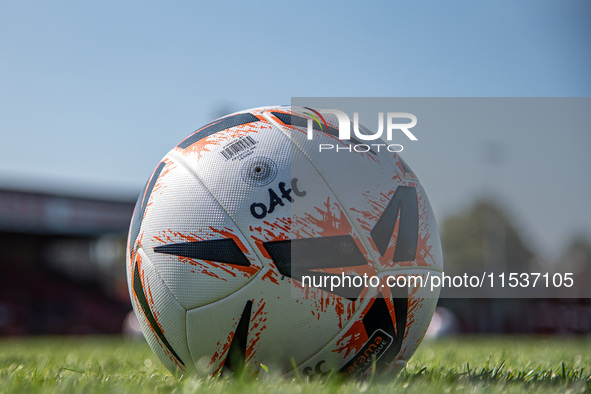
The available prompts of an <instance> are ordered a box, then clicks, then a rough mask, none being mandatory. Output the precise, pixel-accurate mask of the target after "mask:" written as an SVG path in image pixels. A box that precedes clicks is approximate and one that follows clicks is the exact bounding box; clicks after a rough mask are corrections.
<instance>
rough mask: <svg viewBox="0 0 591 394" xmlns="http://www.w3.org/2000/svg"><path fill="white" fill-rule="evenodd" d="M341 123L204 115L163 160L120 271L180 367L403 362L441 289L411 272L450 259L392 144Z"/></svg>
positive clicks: (278, 109)
mask: <svg viewBox="0 0 591 394" xmlns="http://www.w3.org/2000/svg"><path fill="white" fill-rule="evenodd" d="M337 137H338V122H336V119H332V118H330V117H322V115H320V114H319V113H318V112H317V111H315V110H313V109H307V108H295V107H289V106H274V107H263V108H256V109H250V110H246V111H242V112H238V113H234V114H231V115H228V116H225V117H222V118H220V119H217V120H215V121H213V122H211V123H209V124H207V125H205V126H204V127H202V128H200V129H199V130H197V131H195V132H194V133H192V134H191V135H189V136H188V137H187V138H186V139H184V140H183V141H181V142H180V143H179V144H178V145H177V146H175V147H173V148H172V149H171V150H170V151H169V152H168V153H167V154H166V155H165V157H164V158H163V159H162V160H161V161H160V163H159V164H158V165H157V166H156V169H155V170H154V171H153V172H152V174H151V176H150V177H149V179H148V181H147V184H146V186H145V188H144V190H143V191H142V193H141V194H140V196H139V198H138V201H137V204H136V206H135V210H134V214H133V218H132V222H131V226H130V230H129V237H128V244H127V254H126V257H127V278H128V285H129V292H130V296H131V300H132V304H133V309H134V311H135V314H136V316H137V318H138V320H139V322H140V325H141V328H142V331H143V333H144V336H145V338H146V340H147V342H148V343H149V345H150V347H151V348H152V350H153V351H154V352H155V354H156V355H157V356H158V358H159V359H160V360H161V361H162V362H163V363H164V364H165V365H166V366H167V367H168V368H169V369H170V370H171V371H172V372H173V373H193V374H198V375H217V374H220V373H226V372H227V373H233V374H247V375H248V376H256V375H257V374H260V373H261V372H262V371H263V370H268V371H275V372H277V373H279V374H282V375H284V376H290V375H294V374H300V375H302V376H309V377H313V376H322V375H325V374H328V373H331V372H335V373H340V374H343V375H345V376H350V377H355V378H362V377H364V376H367V375H369V374H371V373H382V374H383V373H395V372H396V371H398V370H400V369H401V368H403V367H404V366H405V365H406V362H407V361H408V360H409V359H410V357H411V356H412V354H413V353H414V351H415V350H416V348H417V346H418V345H419V343H420V342H421V340H422V338H423V336H424V334H425V332H426V330H427V328H428V325H429V322H430V320H431V317H432V316H433V312H434V309H435V306H436V304H437V298H438V292H437V291H435V292H433V291H431V289H429V288H428V286H407V281H406V280H405V279H407V278H410V277H414V278H421V279H427V278H428V276H429V275H440V274H441V272H442V270H443V258H442V253H441V245H440V237H439V233H438V230H437V225H436V222H435V217H434V214H433V212H432V210H431V206H430V204H429V201H428V199H427V196H426V194H425V191H424V190H423V188H422V186H421V184H420V182H419V180H418V178H417V177H416V176H415V174H414V173H413V172H412V170H411V169H410V168H409V166H408V165H407V164H406V163H405V162H404V161H403V160H402V159H401V157H400V155H399V154H398V153H395V152H391V151H389V150H388V149H386V148H385V147H384V146H385V145H383V146H382V145H380V144H371V145H364V144H359V142H360V141H357V140H355V139H354V138H351V140H339V139H338V138H337ZM322 144H324V145H323V146H325V147H326V146H329V144H330V145H331V146H333V147H334V149H319V146H321V145H322ZM360 146H362V148H359V147H360ZM366 147H367V148H366ZM400 279H403V280H400ZM408 282H409V281H408Z"/></svg>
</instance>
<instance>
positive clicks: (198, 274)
mask: <svg viewBox="0 0 591 394" xmlns="http://www.w3.org/2000/svg"><path fill="white" fill-rule="evenodd" d="M165 163H166V165H165V167H164V168H163V170H162V171H161V173H160V176H159V177H158V180H157V181H156V182H155V184H154V188H153V190H152V193H151V196H150V198H149V201H148V204H147V205H148V206H147V208H146V210H145V215H144V219H143V222H142V225H141V231H140V236H139V241H138V243H139V244H141V246H142V248H143V249H144V252H145V253H146V255H147V256H148V257H149V259H150V261H151V262H152V264H153V265H154V267H155V268H156V270H157V271H158V273H159V274H160V277H161V278H162V280H163V281H164V282H165V283H166V285H167V286H168V288H169V289H170V291H171V292H172V293H173V294H174V296H175V297H176V299H177V300H178V301H179V303H180V304H181V305H182V306H183V307H184V308H186V309H190V308H195V307H197V306H200V305H206V304H209V303H211V302H214V301H216V300H218V299H220V298H223V297H225V296H227V295H228V294H231V293H233V292H235V291H236V290H238V289H239V288H241V287H243V286H244V285H245V284H246V283H248V282H249V281H250V280H251V279H252V278H253V277H254V275H256V273H257V272H258V271H259V270H260V269H261V266H262V265H261V263H260V261H259V259H258V258H257V257H256V254H255V253H254V251H253V250H252V248H251V247H250V246H249V245H248V242H247V241H246V240H245V238H244V236H243V235H242V234H241V232H240V231H239V230H238V228H237V227H236V225H235V224H234V223H233V221H232V220H231V219H230V217H229V216H228V215H227V214H226V212H225V211H224V209H223V208H222V207H221V206H220V205H219V204H218V202H217V201H216V199H215V198H214V197H213V196H212V195H211V193H210V192H209V191H208V190H207V189H206V188H205V186H204V185H203V184H202V183H201V182H200V181H199V179H198V178H196V177H195V175H194V174H192V173H191V172H190V171H188V170H187V168H185V167H184V164H183V163H177V162H175V161H174V160H173V159H171V158H166V159H165Z"/></svg>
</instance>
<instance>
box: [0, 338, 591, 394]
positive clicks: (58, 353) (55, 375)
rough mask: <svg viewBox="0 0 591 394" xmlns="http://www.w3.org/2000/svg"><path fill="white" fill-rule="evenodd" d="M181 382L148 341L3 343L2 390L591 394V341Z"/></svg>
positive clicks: (478, 346)
mask: <svg viewBox="0 0 591 394" xmlns="http://www.w3.org/2000/svg"><path fill="white" fill-rule="evenodd" d="M269 372H270V373H269V374H267V373H266V372H261V375H260V377H259V378H258V379H257V380H255V381H250V382H247V381H237V380H234V381H232V380H228V379H222V380H218V381H215V380H214V379H196V378H182V379H177V378H175V377H173V376H172V375H171V374H169V373H168V372H167V370H166V369H165V368H164V367H163V366H162V365H161V364H160V362H159V361H158V360H157V359H156V357H155V356H154V355H153V354H152V352H151V350H150V349H149V348H148V346H147V345H146V344H145V343H143V342H130V341H128V340H125V339H120V338H22V339H21V338H19V339H11V338H4V339H0V392H1V393H11V392H27V393H29V392H43V393H47V392H59V393H64V392H164V393H169V392H174V393H184V392H194V391H205V392H211V393H237V392H261V393H262V392H273V393H275V392H283V393H295V392H298V393H300V392H301V393H318V392H324V393H335V394H336V393H339V394H340V393H359V392H368V393H382V392H398V391H405V392H417V393H424V392H474V391H477V392H498V391H500V390H503V391H507V392H526V391H527V392H530V391H538V392H557V391H558V392H566V391H568V392H573V393H575V392H591V339H586V338H569V337H552V338H551V337H545V338H535V337H494V336H483V337H458V338H448V339H439V340H431V341H424V342H423V344H422V345H421V347H420V348H419V349H418V351H417V353H416V354H415V356H414V357H413V358H412V359H411V361H410V363H409V364H408V367H407V368H406V369H405V370H404V371H403V372H402V373H401V374H399V375H398V376H397V377H395V378H375V379H373V380H371V381H342V380H339V379H338V378H332V379H329V380H324V381H313V382H305V381H302V380H299V379H297V378H296V379H293V380H286V379H281V378H279V377H277V376H275V375H274V374H273V371H269Z"/></svg>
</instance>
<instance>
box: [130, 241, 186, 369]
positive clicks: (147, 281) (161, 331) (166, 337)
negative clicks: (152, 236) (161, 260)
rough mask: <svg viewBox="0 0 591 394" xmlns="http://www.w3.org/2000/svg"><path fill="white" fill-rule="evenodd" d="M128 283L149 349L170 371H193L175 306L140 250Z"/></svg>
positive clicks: (181, 314) (181, 315)
mask: <svg viewBox="0 0 591 394" xmlns="http://www.w3.org/2000/svg"><path fill="white" fill-rule="evenodd" d="M129 275H130V276H129V277H128V284H129V291H130V295H131V300H132V306H133V310H134V312H135V315H136V317H137V319H138V321H139V322H140V326H141V328H142V332H143V333H144V337H145V338H146V340H147V342H148V344H149V345H150V348H151V349H152V350H153V351H154V353H155V354H156V356H157V357H158V358H159V359H160V361H161V362H162V363H163V364H164V365H165V366H166V367H167V368H168V369H169V370H170V371H172V372H173V373H174V372H179V371H180V372H190V371H193V370H194V366H193V361H192V359H191V357H190V354H189V349H188V347H187V340H186V330H185V313H186V311H185V309H184V308H183V307H182V306H181V305H179V303H178V302H177V301H176V299H175V298H174V296H173V295H172V293H171V292H170V291H169V290H168V288H167V287H166V284H165V283H164V282H163V281H162V280H161V279H160V277H159V276H158V273H157V271H156V270H155V268H154V266H153V265H152V264H151V262H150V260H149V259H148V258H147V256H146V255H145V253H144V252H143V250H142V249H138V250H137V253H136V260H135V262H134V263H133V268H132V270H131V272H130V273H129Z"/></svg>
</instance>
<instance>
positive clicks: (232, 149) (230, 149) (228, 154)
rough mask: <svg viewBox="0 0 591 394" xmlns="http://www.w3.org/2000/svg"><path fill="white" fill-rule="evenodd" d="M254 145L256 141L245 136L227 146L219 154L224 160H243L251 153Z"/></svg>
mask: <svg viewBox="0 0 591 394" xmlns="http://www.w3.org/2000/svg"><path fill="white" fill-rule="evenodd" d="M256 144H257V141H255V140H254V139H253V138H252V137H251V136H249V135H247V136H244V137H241V138H240V139H238V140H236V141H234V142H232V143H231V144H229V145H227V146H226V147H225V148H224V149H222V151H221V153H222V156H224V158H225V159H226V160H230V159H232V160H237V159H243V158H245V157H246V156H249V155H250V154H251V153H252V151H253V149H254V146H255V145H256Z"/></svg>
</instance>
